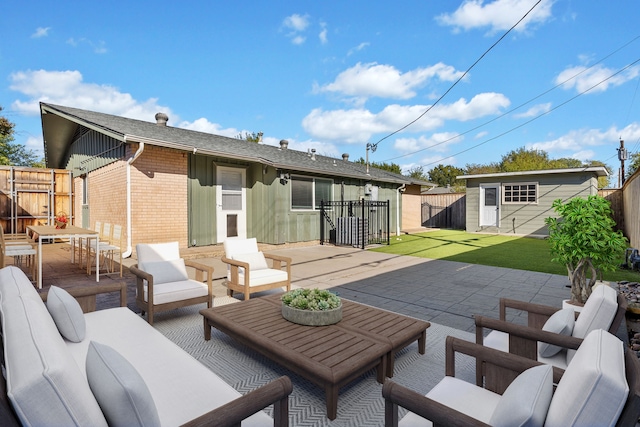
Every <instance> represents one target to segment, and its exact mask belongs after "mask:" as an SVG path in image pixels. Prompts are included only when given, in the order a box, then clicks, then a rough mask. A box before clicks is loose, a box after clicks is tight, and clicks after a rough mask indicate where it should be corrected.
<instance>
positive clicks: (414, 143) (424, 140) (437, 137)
mask: <svg viewBox="0 0 640 427" xmlns="http://www.w3.org/2000/svg"><path fill="white" fill-rule="evenodd" d="M462 140H463V137H459V135H458V133H456V132H440V133H434V134H433V135H431V136H429V137H427V136H424V135H422V136H420V137H418V138H398V139H396V141H395V143H394V144H393V147H394V148H395V149H396V150H398V151H401V152H403V153H415V152H417V151H421V150H431V151H432V152H434V151H435V152H440V153H442V152H446V151H447V150H448V149H449V146H450V145H451V144H457V143H459V142H461V141H462Z"/></svg>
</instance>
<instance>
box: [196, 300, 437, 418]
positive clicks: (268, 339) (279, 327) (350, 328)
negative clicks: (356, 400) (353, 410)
mask: <svg viewBox="0 0 640 427" xmlns="http://www.w3.org/2000/svg"><path fill="white" fill-rule="evenodd" d="M280 296H281V294H279V295H272V296H269V297H264V298H254V299H250V300H248V301H242V302H240V303H237V304H229V305H224V306H221V307H214V308H209V309H203V310H200V314H202V316H203V318H204V337H205V340H209V339H211V327H214V328H216V329H218V330H220V331H222V332H224V333H226V334H227V335H229V336H231V337H232V338H234V339H236V340H237V341H239V342H241V343H243V344H244V345H246V346H247V347H250V348H252V349H254V350H255V351H257V352H259V353H261V354H263V355H264V356H266V357H268V358H269V359H270V360H272V361H274V362H276V363H278V364H280V365H282V366H283V367H285V368H287V369H289V370H291V371H293V372H295V373H296V374H298V375H300V376H302V377H303V378H306V379H307V380H309V381H311V382H313V383H314V384H317V385H318V386H320V387H322V388H324V390H325V395H326V405H327V417H328V418H329V419H331V420H333V419H335V418H336V416H337V411H338V392H339V390H340V387H342V386H344V385H346V384H348V383H350V382H351V381H353V380H355V379H356V378H358V377H359V376H360V375H362V374H363V373H365V372H366V371H368V370H370V369H372V368H374V367H375V368H377V381H378V382H379V383H382V382H383V381H384V378H385V376H390V375H392V374H393V370H392V369H393V361H391V362H390V361H389V360H388V358H389V357H394V355H395V352H396V351H398V350H400V349H401V348H404V347H405V346H406V345H408V344H409V343H411V342H413V341H415V340H418V342H419V350H420V352H421V353H422V354H424V347H425V340H426V329H427V328H428V327H429V326H430V324H429V323H428V322H423V321H420V320H417V319H411V318H408V317H406V316H401V315H399V314H395V313H391V312H388V311H384V310H380V309H377V308H375V307H369V306H366V305H362V304H358V303H354V302H351V301H346V300H344V299H343V308H342V310H343V320H342V321H341V322H339V323H337V324H335V325H330V326H319V327H318V326H303V325H297V324H295V323H291V322H289V321H287V320H285V319H284V318H283V317H282V314H281V302H280ZM420 328H421V330H419V329H420ZM389 368H391V371H389Z"/></svg>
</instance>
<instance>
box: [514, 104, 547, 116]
mask: <svg viewBox="0 0 640 427" xmlns="http://www.w3.org/2000/svg"><path fill="white" fill-rule="evenodd" d="M550 110H551V103H550V102H547V103H545V104H538V105H534V106H533V107H531V108H529V109H528V110H527V111H525V112H524V113H520V114H514V116H513V117H515V118H517V119H526V118H529V117H537V116H539V115H540V114H544V113H547V112H549V111H550Z"/></svg>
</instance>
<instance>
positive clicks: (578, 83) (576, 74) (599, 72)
mask: <svg viewBox="0 0 640 427" xmlns="http://www.w3.org/2000/svg"><path fill="white" fill-rule="evenodd" d="M616 71H617V70H614V69H612V68H607V67H605V66H603V65H601V64H598V65H596V66H594V67H592V68H588V67H587V66H584V65H579V66H575V67H570V68H567V69H565V70H563V71H562V72H561V73H560V74H558V76H557V77H556V79H555V83H556V84H561V83H562V87H563V88H564V89H574V88H575V89H576V92H578V93H582V92H584V91H586V90H589V89H591V88H592V87H593V89H592V90H591V92H604V91H606V90H607V89H609V87H610V86H620V85H622V84H624V83H626V82H628V81H629V80H633V79H635V78H636V77H637V76H638V74H640V67H629V68H627V69H626V70H625V71H623V72H621V73H620V74H617V75H615V76H614V77H611V78H609V77H610V76H612V75H613V74H614V73H615V72H616ZM606 79H608V80H606ZM605 80H606V81H605ZM601 82H602V83H601ZM596 85H597V86H596ZM594 86H595V87H594Z"/></svg>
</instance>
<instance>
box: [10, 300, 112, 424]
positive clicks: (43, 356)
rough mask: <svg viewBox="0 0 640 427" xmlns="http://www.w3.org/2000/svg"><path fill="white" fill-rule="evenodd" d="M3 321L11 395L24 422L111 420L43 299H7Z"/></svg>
mask: <svg viewBox="0 0 640 427" xmlns="http://www.w3.org/2000/svg"><path fill="white" fill-rule="evenodd" d="M2 327H3V339H4V349H5V355H6V360H5V363H6V370H7V395H8V396H9V399H10V400H11V403H12V405H13V408H14V409H15V411H16V414H17V415H18V418H20V421H21V424H22V425H31V426H63V425H65V426H67V425H68V426H72V425H87V426H89V425H90V426H106V425H107V422H106V420H105V419H104V416H103V415H102V411H101V410H100V407H99V406H98V403H97V402H96V400H95V398H94V397H93V394H92V393H91V390H90V389H89V384H88V383H87V380H86V378H85V377H84V375H83V373H82V371H80V369H79V368H78V365H77V364H76V363H75V361H74V360H73V357H72V356H71V353H70V352H69V350H68V349H67V348H66V346H65V343H64V341H63V339H62V337H61V336H60V334H59V333H58V330H57V329H56V325H55V324H54V323H53V320H52V319H51V316H50V315H49V312H48V311H47V308H46V307H45V305H44V303H43V302H42V300H40V301H37V300H35V299H31V298H29V297H14V298H12V299H11V300H10V301H7V302H5V303H4V304H3V305H2Z"/></svg>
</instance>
